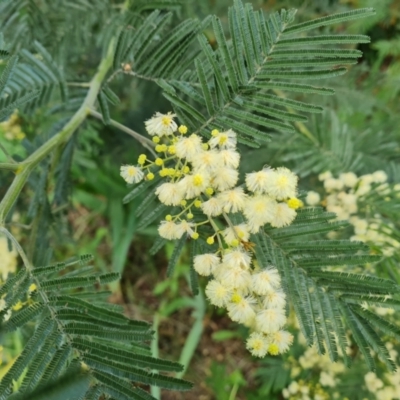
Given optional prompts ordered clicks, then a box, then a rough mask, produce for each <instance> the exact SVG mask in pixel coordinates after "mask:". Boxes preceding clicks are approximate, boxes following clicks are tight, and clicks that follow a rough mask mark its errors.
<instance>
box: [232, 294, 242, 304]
mask: <svg viewBox="0 0 400 400" xmlns="http://www.w3.org/2000/svg"><path fill="white" fill-rule="evenodd" d="M241 301H242V296H241V295H240V294H238V293H234V294H233V295H232V297H231V302H232V303H236V304H238V303H240V302H241Z"/></svg>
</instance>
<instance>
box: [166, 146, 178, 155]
mask: <svg viewBox="0 0 400 400" xmlns="http://www.w3.org/2000/svg"><path fill="white" fill-rule="evenodd" d="M168 153H169V154H175V153H176V150H175V146H169V147H168Z"/></svg>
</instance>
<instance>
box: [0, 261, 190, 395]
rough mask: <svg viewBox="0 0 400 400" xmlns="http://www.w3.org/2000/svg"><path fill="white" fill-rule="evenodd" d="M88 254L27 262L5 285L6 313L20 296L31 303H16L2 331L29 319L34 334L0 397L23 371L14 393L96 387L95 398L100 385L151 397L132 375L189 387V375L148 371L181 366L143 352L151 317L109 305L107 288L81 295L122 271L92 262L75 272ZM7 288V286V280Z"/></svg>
mask: <svg viewBox="0 0 400 400" xmlns="http://www.w3.org/2000/svg"><path fill="white" fill-rule="evenodd" d="M87 261H90V258H89V260H88V258H87V257H86V256H83V257H80V258H77V259H75V260H71V261H69V262H66V263H59V264H56V265H49V266H46V267H36V268H32V269H30V268H27V269H24V270H21V272H20V273H19V274H18V275H16V276H15V277H14V278H10V279H9V281H8V283H9V282H11V281H12V285H13V291H12V292H11V291H7V294H6V296H5V297H4V301H5V307H4V309H3V310H2V312H1V315H2V317H3V318H4V316H5V315H6V313H7V312H8V310H12V306H13V305H15V304H16V303H18V302H25V304H26V305H24V306H23V307H22V308H21V309H20V310H18V311H12V314H11V317H10V318H9V319H8V320H7V321H5V322H3V325H2V331H3V332H10V331H14V330H16V329H20V328H22V327H29V330H31V331H32V335H31V338H30V339H29V341H28V342H27V344H26V346H25V348H24V350H23V352H22V353H21V354H20V356H19V357H18V358H17V360H16V361H15V362H14V364H13V366H12V367H11V369H10V370H9V371H8V372H7V373H6V375H5V376H4V377H3V379H2V382H1V384H0V398H1V399H7V398H9V397H8V396H9V395H10V394H11V390H12V382H13V381H16V380H18V379H19V378H20V377H21V376H23V379H22V383H21V386H20V388H19V390H18V394H14V395H13V396H12V397H10V398H18V399H20V398H21V399H25V398H36V397H35V396H39V395H40V393H43V392H44V390H46V391H47V390H50V393H52V392H53V390H56V392H57V393H59V394H57V395H59V396H60V398H64V397H63V396H66V395H65V393H64V390H66V391H68V393H70V394H69V395H71V393H73V391H77V392H79V393H81V394H80V395H79V398H81V397H83V396H84V395H88V394H89V392H92V391H93V389H94V388H96V395H97V398H98V397H99V396H100V395H101V394H102V393H104V394H110V393H112V394H113V397H114V398H115V399H126V398H127V396H128V398H143V399H151V398H152V397H151V396H150V395H148V394H146V393H145V392H143V391H142V390H141V389H139V388H134V387H132V386H131V385H130V383H129V381H135V382H137V383H143V384H148V385H155V386H160V387H163V388H167V389H174V390H188V389H190V387H191V384H190V383H188V382H185V381H182V380H180V379H176V378H172V377H168V376H165V375H161V374H159V373H149V372H148V369H149V368H150V369H156V370H158V371H181V369H182V366H181V365H180V364H177V363H173V362H170V361H166V360H161V359H158V358H154V357H151V356H150V355H144V354H143V353H148V352H149V345H148V342H149V341H151V339H152V331H151V327H150V325H149V324H147V323H146V322H143V321H135V320H130V319H128V318H126V317H124V316H123V315H122V314H121V313H119V312H116V311H114V310H112V309H111V308H109V307H105V304H104V302H103V296H102V295H101V292H99V295H96V294H95V293H94V294H93V296H91V298H90V302H89V301H87V300H85V299H79V298H77V297H76V296H75V295H76V294H79V292H76V290H77V289H82V288H85V287H88V286H91V287H93V286H94V285H95V284H96V285H99V284H102V283H105V282H109V281H111V280H115V279H117V278H118V276H119V275H118V274H100V275H98V274H96V273H95V271H94V269H93V268H89V269H87V270H85V273H83V274H80V275H79V276H75V274H74V270H71V268H69V267H70V266H72V265H75V264H77V263H79V264H80V265H81V266H83V265H85V263H86V262H87ZM60 272H61V273H62V275H60ZM71 275H72V276H71ZM32 284H34V285H35V286H34V287H32V286H31V285H32ZM28 288H30V289H29V292H28ZM4 289H6V290H7V287H4V286H3V287H2V290H3V291H4ZM29 293H30V294H29ZM26 299H28V300H27V301H26ZM3 321H4V319H3ZM132 342H133V343H134V344H135V346H132V344H131V343H132ZM139 350H140V351H139ZM74 368H78V369H79V370H80V373H79V374H80V375H79V376H78V377H77V379H72V378H71V377H70V376H68V375H70V374H71V373H72V370H73V369H74ZM65 374H67V375H65ZM128 380H129V381H128ZM58 385H60V386H58ZM64 386H65V387H64ZM44 387H45V388H46V389H44ZM52 388H53V389H52ZM92 395H93V394H92ZM29 396H32V397H29Z"/></svg>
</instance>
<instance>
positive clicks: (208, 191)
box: [206, 187, 214, 196]
mask: <svg viewBox="0 0 400 400" xmlns="http://www.w3.org/2000/svg"><path fill="white" fill-rule="evenodd" d="M206 193H207V194H208V195H209V196H211V195H212V194H213V193H214V189H213V188H211V187H208V188H207V189H206Z"/></svg>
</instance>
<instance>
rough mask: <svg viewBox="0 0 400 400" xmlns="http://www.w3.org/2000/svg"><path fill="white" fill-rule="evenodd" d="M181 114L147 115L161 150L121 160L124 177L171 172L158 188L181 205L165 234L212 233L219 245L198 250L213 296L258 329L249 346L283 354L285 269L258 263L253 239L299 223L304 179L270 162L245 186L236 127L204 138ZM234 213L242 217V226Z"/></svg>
mask: <svg viewBox="0 0 400 400" xmlns="http://www.w3.org/2000/svg"><path fill="white" fill-rule="evenodd" d="M174 117H175V114H171V113H168V114H160V113H156V114H155V115H154V116H153V117H152V118H151V119H149V120H148V121H146V123H145V125H146V130H147V132H148V133H149V135H151V136H152V137H153V142H154V143H156V146H155V150H156V152H157V153H158V155H159V157H157V158H156V159H155V160H154V161H151V160H149V159H147V157H146V155H144V154H142V155H140V156H139V159H138V163H137V165H125V166H122V167H121V176H122V177H123V178H124V179H125V181H126V182H128V183H137V182H140V181H141V180H143V179H146V180H152V179H154V178H155V174H158V175H159V176H160V177H161V178H162V179H163V181H162V183H161V184H160V185H158V186H157V188H156V191H155V193H156V195H157V196H158V199H159V200H160V202H161V203H163V204H164V205H166V206H173V207H175V208H174V209H175V210H176V209H178V210H179V211H177V212H176V213H175V214H174V215H170V214H168V215H166V216H165V219H164V220H163V221H161V224H160V226H159V228H158V233H159V234H160V236H161V237H163V238H165V239H168V240H174V239H180V238H181V237H183V236H184V235H186V236H187V237H190V238H191V239H193V240H197V239H199V238H201V240H204V241H205V243H206V244H208V245H209V246H210V250H211V251H209V252H206V253H205V254H200V255H197V256H195V258H194V269H195V270H196V272H197V273H198V274H200V275H203V276H209V277H211V280H210V281H209V283H208V285H207V287H206V295H207V297H208V299H209V300H210V302H211V303H212V304H213V305H215V306H218V307H224V308H226V309H227V311H228V315H229V316H230V318H231V319H232V320H233V321H236V322H239V323H242V324H244V325H246V326H248V327H249V328H250V330H251V331H252V333H251V334H250V336H249V338H248V340H247V348H248V349H249V350H250V351H251V353H252V354H253V355H255V356H258V357H264V356H265V355H266V354H267V353H269V354H273V355H276V354H279V353H283V352H285V351H286V350H287V349H288V348H289V346H290V344H291V343H292V339H293V338H292V335H291V334H290V333H289V332H286V331H284V330H282V328H283V326H284V325H285V323H286V310H285V309H286V300H285V294H284V292H283V290H282V288H281V285H280V276H279V273H278V271H277V269H276V268H274V267H273V266H262V268H261V266H258V265H257V263H256V262H255V260H253V257H252V246H253V244H252V243H250V242H249V239H250V235H251V234H256V233H257V232H259V231H260V229H261V228H262V227H264V226H265V225H267V224H269V225H270V226H272V227H278V228H279V227H283V226H287V225H289V224H291V223H292V221H293V220H294V218H295V217H296V209H297V208H299V207H301V206H302V202H301V201H300V200H299V199H298V198H297V197H296V194H297V180H298V178H297V176H296V175H295V174H294V173H293V172H291V171H290V170H289V169H287V168H284V167H280V168H276V169H273V168H270V167H265V168H263V169H262V170H261V171H258V172H252V173H248V174H246V177H245V184H243V185H238V181H239V171H238V168H239V164H240V154H239V152H238V151H237V149H236V144H237V137H236V133H235V132H234V131H233V130H231V129H230V130H227V131H224V132H221V131H219V130H217V129H214V130H213V131H212V132H211V138H210V139H209V140H208V141H207V142H203V139H202V137H200V136H199V135H197V134H189V133H188V128H187V127H186V126H184V125H181V126H179V127H178V125H177V124H176V123H175V121H174ZM232 214H235V215H236V216H239V219H240V220H241V221H242V222H241V223H238V224H236V225H235V224H234V223H233V221H232V218H231V216H232ZM206 227H208V231H207V229H205V228H206ZM203 232H207V233H205V234H203ZM210 232H211V233H210ZM203 236H204V237H203Z"/></svg>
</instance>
